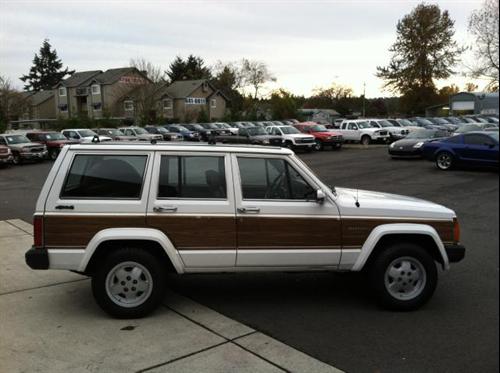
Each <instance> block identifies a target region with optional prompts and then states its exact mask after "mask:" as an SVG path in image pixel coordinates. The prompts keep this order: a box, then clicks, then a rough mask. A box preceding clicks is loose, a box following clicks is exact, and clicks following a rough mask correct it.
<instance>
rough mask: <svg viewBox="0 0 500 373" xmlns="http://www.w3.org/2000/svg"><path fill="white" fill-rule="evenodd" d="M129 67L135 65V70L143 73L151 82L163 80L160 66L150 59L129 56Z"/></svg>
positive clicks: (163, 75) (163, 74)
mask: <svg viewBox="0 0 500 373" xmlns="http://www.w3.org/2000/svg"><path fill="white" fill-rule="evenodd" d="M129 66H130V67H135V68H136V69H137V70H139V71H141V72H142V73H144V74H145V75H146V76H147V77H148V79H149V80H151V81H152V82H153V83H159V82H162V81H164V80H165V72H164V71H163V69H162V68H161V67H160V66H155V65H154V64H153V63H151V62H150V61H147V60H145V59H144V58H139V57H138V58H131V59H130V62H129Z"/></svg>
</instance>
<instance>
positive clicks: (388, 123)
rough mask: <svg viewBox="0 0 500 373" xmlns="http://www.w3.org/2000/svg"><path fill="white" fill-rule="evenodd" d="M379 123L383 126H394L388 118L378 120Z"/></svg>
mask: <svg viewBox="0 0 500 373" xmlns="http://www.w3.org/2000/svg"><path fill="white" fill-rule="evenodd" d="M377 123H378V124H380V125H381V126H382V127H392V124H391V122H389V121H387V120H377Z"/></svg>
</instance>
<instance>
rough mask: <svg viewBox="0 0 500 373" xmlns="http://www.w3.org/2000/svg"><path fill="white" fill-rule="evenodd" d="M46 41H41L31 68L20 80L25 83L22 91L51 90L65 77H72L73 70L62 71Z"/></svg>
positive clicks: (60, 64) (54, 51)
mask: <svg viewBox="0 0 500 373" xmlns="http://www.w3.org/2000/svg"><path fill="white" fill-rule="evenodd" d="M51 48H52V47H51V45H50V43H49V41H48V40H47V39H45V40H44V41H43V44H42V47H41V48H40V54H39V55H37V54H35V57H34V58H33V66H32V67H31V69H30V72H29V73H28V75H23V76H22V77H21V78H20V79H21V80H22V81H23V82H24V83H26V84H25V85H24V89H25V90H27V91H41V90H48V89H52V88H53V87H54V86H55V85H56V84H57V83H59V82H60V81H61V80H62V79H64V77H65V76H66V75H72V74H73V73H74V72H75V70H68V68H65V69H63V68H62V67H63V64H62V62H61V59H60V58H58V57H57V52H56V50H55V49H51Z"/></svg>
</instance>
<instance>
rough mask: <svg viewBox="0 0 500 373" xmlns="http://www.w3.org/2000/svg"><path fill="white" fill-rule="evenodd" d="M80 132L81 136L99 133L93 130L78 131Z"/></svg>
mask: <svg viewBox="0 0 500 373" xmlns="http://www.w3.org/2000/svg"><path fill="white" fill-rule="evenodd" d="M78 133H79V134H80V136H81V137H92V136H96V135H97V133H95V132H94V131H91V130H80V131H78Z"/></svg>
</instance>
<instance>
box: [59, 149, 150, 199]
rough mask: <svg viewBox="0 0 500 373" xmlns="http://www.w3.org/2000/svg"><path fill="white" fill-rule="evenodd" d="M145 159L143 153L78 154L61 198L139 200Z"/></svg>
mask: <svg viewBox="0 0 500 373" xmlns="http://www.w3.org/2000/svg"><path fill="white" fill-rule="evenodd" d="M147 158H148V157H147V156H146V155H83V154H78V155H76V156H75V158H74V160H73V164H72V165H71V169H70V171H69V174H68V176H67V177H66V181H65V183H64V186H63V189H62V192H61V198H71V199H78V198H89V199H104V198H118V199H120V198H121V199H140V197H141V190H142V183H143V177H144V171H145V169H146V162H147Z"/></svg>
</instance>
